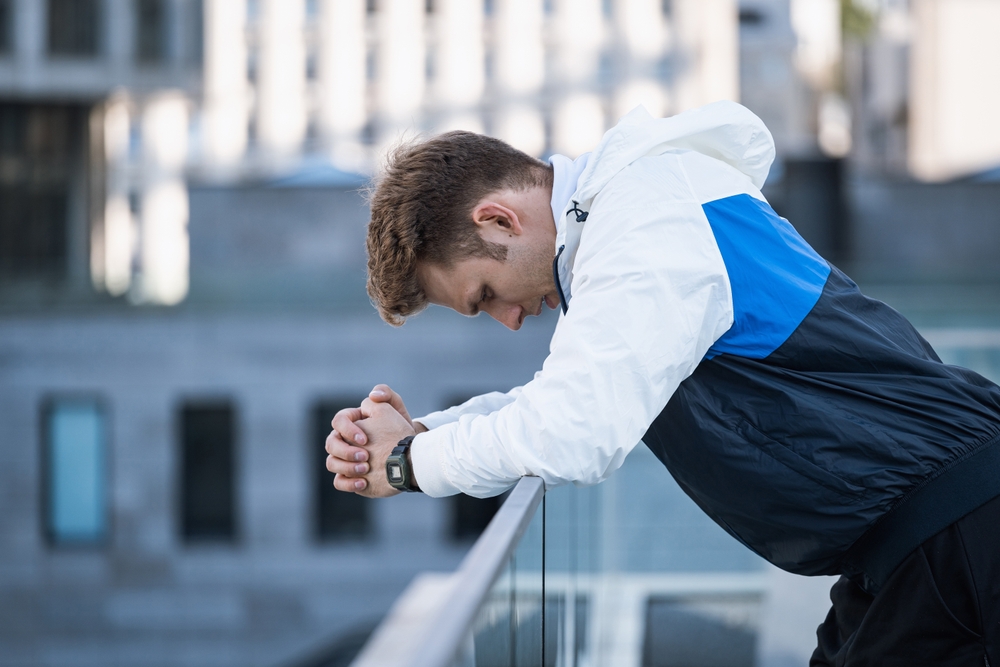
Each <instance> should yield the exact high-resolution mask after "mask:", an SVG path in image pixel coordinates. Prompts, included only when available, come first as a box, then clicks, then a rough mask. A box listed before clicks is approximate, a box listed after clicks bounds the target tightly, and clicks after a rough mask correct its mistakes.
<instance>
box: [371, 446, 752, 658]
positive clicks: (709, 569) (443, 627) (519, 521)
mask: <svg viewBox="0 0 1000 667" xmlns="http://www.w3.org/2000/svg"><path fill="white" fill-rule="evenodd" d="M764 589H765V574H764V571H763V562H762V561H761V560H760V559H758V558H757V557H756V556H754V555H753V554H751V553H750V552H749V551H747V550H746V549H745V548H743V547H742V546H741V545H739V544H738V543H737V542H736V541H735V540H733V539H732V538H730V537H729V536H728V535H726V534H725V533H724V532H723V531H722V530H721V529H719V528H718V527H717V526H715V525H714V524H712V523H711V522H710V521H709V520H708V519H707V518H706V517H705V516H704V515H703V514H702V513H701V512H700V510H698V508H697V507H696V506H695V505H694V504H693V503H692V502H691V501H690V500H689V499H688V498H687V497H686V496H684V494H683V493H682V492H681V490H680V489H679V488H678V487H677V486H676V484H675V483H673V480H672V479H671V478H670V477H669V475H668V474H667V472H666V470H665V469H664V468H663V466H662V465H661V464H660V463H659V462H658V461H657V460H656V459H655V457H653V455H652V454H651V453H650V452H649V450H648V449H646V448H645V447H644V446H641V445H640V447H639V448H637V449H636V450H635V451H634V452H633V453H632V454H631V455H630V456H629V458H628V460H627V461H626V463H625V465H624V466H623V467H622V468H621V469H620V470H619V471H618V472H616V473H615V474H614V475H613V476H612V478H611V479H609V480H608V481H606V482H604V483H603V484H600V485H598V486H594V487H575V486H566V487H560V488H557V489H552V490H550V491H549V492H548V493H544V494H543V490H542V483H541V481H540V480H538V479H535V478H525V479H523V480H521V481H520V482H519V483H518V484H517V486H516V487H515V488H514V489H513V491H512V492H511V494H510V495H509V497H508V498H507V500H506V501H505V502H504V504H503V506H502V507H501V508H500V511H499V512H498V513H497V515H496V517H495V518H494V520H493V522H492V523H491V524H490V525H489V527H488V528H487V530H486V531H485V532H484V533H483V535H482V536H481V537H480V539H479V540H478V541H477V542H476V544H475V546H474V547H473V548H472V550H471V551H470V552H469V554H468V556H467V557H466V558H465V560H464V561H463V563H462V565H461V567H460V568H459V569H458V570H457V571H456V572H454V573H452V574H424V575H421V576H420V577H418V578H417V579H416V580H414V582H413V583H412V584H411V586H410V587H409V588H408V589H407V590H406V591H405V592H404V594H403V595H402V596H401V597H400V599H399V600H398V601H397V602H396V604H395V606H394V607H393V609H392V610H391V611H390V613H389V615H388V616H387V617H386V619H385V621H384V622H383V623H382V625H381V626H380V627H379V629H378V630H377V631H376V633H375V634H374V635H373V636H372V639H371V640H370V641H369V643H368V645H367V646H366V647H365V649H364V651H363V652H362V653H361V655H359V656H358V658H357V660H356V661H355V662H354V663H353V664H354V665H355V667H374V666H375V665H379V666H380V667H381V666H389V665H400V666H402V665H407V666H417V665H421V666H428V667H430V666H434V667H459V666H461V667H466V666H468V667H471V666H473V665H475V666H476V667H501V666H503V667H521V666H530V667H538V666H544V667H600V666H603V665H609V666H610V665H614V666H616V667H617V666H621V665H626V666H627V665H634V666H635V667H638V666H639V665H657V664H668V663H663V662H662V660H660V659H659V657H658V656H662V655H667V654H669V655H671V656H673V657H674V658H684V657H685V656H694V657H695V662H692V663H691V664H727V665H748V666H749V665H752V664H754V662H755V652H756V642H757V624H758V620H759V616H760V607H761V602H762V598H763V594H764ZM682 662H683V660H682ZM675 663H676V661H671V662H669V664H675ZM677 664H680V663H677Z"/></svg>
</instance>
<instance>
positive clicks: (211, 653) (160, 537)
mask: <svg viewBox="0 0 1000 667" xmlns="http://www.w3.org/2000/svg"><path fill="white" fill-rule="evenodd" d="M998 28H1000V3H998V2H996V0H739V1H738V2H737V0H0V461H2V463H3V465H2V466H0V497H2V498H3V500H4V504H3V506H4V508H5V511H4V513H3V515H2V516H0V665H12V666H13V665H18V666H23V665H85V664H86V665H91V664H93V665H308V664H315V665H319V664H346V662H344V663H337V662H335V661H336V660H347V657H345V656H350V655H352V653H351V651H352V650H353V649H352V646H356V644H357V643H358V641H360V640H359V638H361V637H364V636H365V633H366V632H367V631H368V630H370V628H371V626H372V624H373V623H374V622H375V621H377V620H378V618H379V617H380V616H381V615H382V614H383V613H384V612H385V610H386V609H387V608H388V605H389V604H390V603H391V601H392V600H393V599H394V597H395V596H396V595H397V594H398V593H399V591H401V590H402V588H403V586H405V584H406V583H407V581H409V579H410V578H412V576H413V574H414V573H416V572H417V571H420V570H423V569H428V568H430V569H449V568H451V567H453V566H454V565H455V563H457V562H458V559H459V558H460V557H461V556H462V554H463V553H464V552H465V550H466V549H467V548H468V544H469V539H470V538H473V537H475V535H477V534H478V531H479V530H481V529H482V527H483V525H485V522H486V521H488V519H489V517H490V516H491V513H492V512H493V511H495V508H496V507H497V501H495V500H494V501H474V500H472V499H467V498H464V497H459V498H456V499H448V500H443V501H434V500H431V499H427V498H417V497H405V498H394V499H390V500H387V501H378V502H372V501H365V500H361V499H357V498H354V497H351V496H344V495H341V494H336V493H333V492H332V491H331V486H330V484H331V479H330V476H329V475H328V474H326V473H325V471H324V470H323V459H324V458H325V454H324V453H323V451H322V446H323V440H324V438H325V436H326V434H327V432H328V424H329V420H330V418H331V417H332V415H333V414H334V413H335V412H336V410H337V409H339V408H340V407H344V406H348V405H354V404H357V403H358V402H359V401H360V399H361V398H363V397H364V396H365V395H366V393H367V391H368V390H369V389H370V388H371V386H372V385H374V384H375V383H376V382H389V383H390V384H391V385H392V386H394V387H395V388H396V389H398V390H399V391H400V392H401V393H402V394H403V395H404V397H406V398H407V401H408V404H409V406H410V408H411V412H412V413H414V414H421V413H423V412H427V411H431V410H435V409H439V408H441V407H445V406H447V405H451V404H453V403H455V402H457V401H461V400H464V399H465V398H467V397H469V396H472V395H475V394H477V393H480V392H482V391H488V390H493V389H502V390H506V389H508V388H510V387H512V386H514V385H517V384H521V383H523V382H524V381H526V380H527V379H529V378H530V376H531V373H533V372H534V370H535V369H536V368H538V367H539V366H540V364H541V361H542V359H543V358H544V355H545V351H546V346H547V341H548V336H549V334H550V332H551V329H552V327H553V326H554V323H555V319H554V316H552V315H551V314H550V315H548V316H546V317H543V318H539V320H538V321H535V322H532V323H530V324H529V325H527V326H526V327H525V329H524V330H522V331H521V332H520V333H518V334H517V335H516V336H515V335H513V334H511V333H509V332H506V331H504V330H502V329H501V328H500V327H499V326H497V325H495V324H494V323H492V322H487V321H474V322H467V321H464V320H459V319H458V316H456V315H454V314H451V313H447V312H444V311H438V310H433V311H431V312H428V313H426V314H424V315H422V316H421V317H419V318H417V319H416V320H415V321H413V322H412V323H410V324H408V325H407V327H406V329H405V330H404V331H402V332H399V331H393V330H390V329H389V328H388V327H387V326H386V325H384V324H382V323H381V322H380V320H379V319H378V317H377V316H376V314H375V312H374V310H373V309H372V308H371V306H370V305H369V304H368V302H367V298H366V296H365V293H364V265H365V257H364V252H363V239H364V226H365V223H366V221H367V209H366V205H365V201H364V199H363V197H362V195H361V193H360V189H361V188H362V187H363V186H364V184H365V183H366V181H367V179H368V177H369V175H370V174H372V173H374V172H375V171H376V170H377V167H378V164H379V159H380V155H381V154H382V153H383V152H384V151H385V150H386V148H387V147H389V146H392V145H393V144H394V143H396V142H398V141H399V140H400V138H401V137H403V138H405V137H410V136H416V135H419V134H421V133H433V132H438V131H442V130H448V129H469V130H474V131H479V132H485V133H488V134H492V135H494V136H497V137H500V138H502V139H505V140H507V141H509V142H510V143H512V144H513V145H515V146H517V147H519V148H521V149H523V150H525V151H527V152H529V153H532V154H534V155H537V156H539V157H546V156H547V155H550V154H552V153H563V154H567V155H570V156H574V157H575V156H576V155H579V154H580V153H583V152H585V151H587V150H590V149H591V148H592V147H593V146H594V145H595V144H596V143H597V142H598V141H599V140H600V137H601V135H602V134H603V132H604V131H605V130H606V129H608V128H609V127H611V126H612V125H613V124H614V123H615V122H616V119H617V118H618V117H620V116H621V115H623V114H624V113H626V112H627V111H628V110H630V109H631V108H633V107H634V106H635V105H637V104H643V105H645V107H646V108H647V109H648V110H649V111H650V112H651V113H653V114H655V115H670V114H674V113H677V112H680V111H683V110H685V109H690V108H693V107H697V106H699V105H702V104H705V103H708V102H711V101H714V100H717V99H734V100H739V101H741V102H742V103H744V104H746V105H747V106H748V107H750V108H751V109H752V110H753V111H754V112H756V113H757V114H758V115H759V116H761V118H762V119H763V120H764V121H765V122H766V123H767V124H768V126H769V127H770V129H771V131H772V132H773V134H774V136H775V140H776V143H777V146H778V160H777V162H776V163H775V166H774V168H773V169H772V172H771V176H770V178H769V181H768V184H767V186H766V189H765V193H766V194H767V196H768V197H769V199H770V200H771V201H772V203H773V204H774V205H775V207H776V208H777V209H778V210H779V212H780V213H782V214H783V215H785V216H786V217H788V218H789V219H790V220H791V221H792V223H793V224H795V225H796V226H797V227H798V228H799V229H800V231H801V232H802V233H803V234H804V235H805V236H806V238H807V239H808V240H810V242H812V243H813V244H814V245H815V246H816V247H817V249H818V250H820V252H822V253H824V254H825V255H827V256H829V257H831V258H832V259H834V260H835V261H836V262H838V263H839V264H842V265H844V266H845V267H846V268H848V269H849V270H850V271H851V273H852V275H854V276H855V277H857V278H859V279H861V280H862V282H863V283H864V284H865V286H866V288H868V289H869V291H871V292H872V293H874V294H876V295H878V296H880V297H882V298H885V299H887V300H889V301H890V303H892V304H893V305H898V306H899V307H900V308H902V309H903V310H904V312H906V313H907V314H908V315H910V316H911V317H913V318H915V319H916V320H917V322H918V324H920V325H921V326H922V328H923V329H924V330H925V333H927V335H928V336H929V337H931V340H932V342H936V343H937V344H938V345H939V346H940V349H941V350H942V351H943V352H942V354H943V355H944V356H946V357H948V358H949V359H951V360H955V361H960V362H962V363H965V364H966V365H970V366H973V367H975V368H977V369H978V370H981V371H982V372H985V373H987V374H988V375H991V376H992V377H994V379H996V378H997V377H998V373H997V372H996V369H998V368H1000V360H998V358H997V350H998V349H1000V333H997V331H998V330H996V329H995V328H994V327H995V326H996V324H997V323H998V322H1000V317H998V315H1000V308H998V305H1000V298H998V296H1000V295H998V292H997V285H998V284H1000V281H998V279H1000V274H998V272H997V268H996V267H997V264H996V261H995V257H996V255H997V251H998V249H1000V130H998V129H997V125H996V122H995V117H996V115H997V114H996V109H997V108H998V106H1000V87H998V86H997V85H995V82H996V81H1000V41H998V40H996V39H994V38H993V34H994V33H995V32H996V30H997V29H998ZM969 326H974V327H975V328H974V329H969V328H968V327H969ZM641 451H643V450H640V452H641ZM643 456H644V454H642V453H640V454H638V455H637V456H636V457H633V459H630V462H629V463H627V464H626V469H625V470H624V471H623V473H622V474H623V479H633V478H634V479H640V478H641V479H645V478H644V477H642V476H643V475H648V474H649V473H648V470H647V468H648V466H644V464H643V463H642V461H643V460H644V459H642V457H643ZM629 476H631V477H629ZM657 479H658V482H657V483H658V484H662V486H663V488H664V489H665V491H664V493H666V494H667V495H666V496H664V498H666V500H663V502H665V503H667V505H666V506H667V507H669V508H671V509H670V512H668V514H670V515H671V516H674V517H676V520H672V521H673V522H672V523H671V521H667V522H666V523H663V521H661V520H660V519H655V518H652V517H649V518H648V522H647V524H642V523H641V522H640V527H639V528H636V529H635V530H634V532H635V534H636V535H642V534H645V533H646V532H648V531H653V533H654V534H660V535H662V536H663V537H662V539H661V540H660V541H659V542H656V544H657V545H658V546H657V547H656V549H654V550H653V552H652V553H656V554H659V556H660V557H661V561H660V562H662V563H663V564H664V565H663V568H664V569H666V570H670V571H676V572H703V573H704V572H710V573H719V572H722V573H726V572H728V573H734V572H735V573H746V574H748V576H753V577H758V578H759V577H760V576H764V575H762V574H761V573H764V572H770V571H769V570H764V569H762V568H763V565H762V564H761V563H760V562H759V561H756V560H755V559H753V558H749V559H748V558H747V557H746V556H745V555H744V554H743V552H742V551H741V550H742V547H740V546H739V545H738V544H736V543H735V542H733V541H732V540H729V539H728V538H726V537H725V536H724V535H723V534H722V533H721V532H720V531H719V529H718V528H716V527H715V526H714V525H712V524H711V523H710V522H708V520H707V519H705V518H704V517H702V516H701V515H700V514H698V513H697V512H694V511H692V509H693V505H690V503H689V501H687V500H686V499H685V498H683V497H682V496H681V495H680V494H679V493H674V492H673V491H671V490H670V489H675V487H673V486H671V485H672V484H673V483H672V481H671V480H670V478H669V476H668V475H667V474H666V472H665V471H663V470H659V474H658V476H657ZM614 488H615V487H612V486H610V485H609V487H608V490H606V491H602V492H601V493H602V494H604V495H603V496H600V497H601V498H603V499H604V500H601V501H600V502H601V503H605V502H606V503H611V499H613V498H615V497H616V495H615V494H617V493H620V492H618V491H615V490H614ZM618 488H627V485H626V484H625V482H620V486H619V487H618ZM624 502H625V501H624V500H619V501H617V504H614V503H612V505H608V506H609V507H610V506H614V507H618V506H621V505H622V503H624ZM650 502H652V501H650ZM598 504H600V503H598ZM602 506H604V505H602ZM608 511H610V510H608ZM641 526H645V528H643V527H641ZM656 530H659V531H661V532H660V533H656V532H655V531H656ZM680 538H683V539H680ZM635 539H636V540H638V539H639V538H638V537H636V538H635ZM651 539H652V538H651ZM706 544H707V545H711V549H709V550H708V551H706V548H705V545H706ZM637 548H638V547H637ZM640 560H641V559H640ZM630 562H632V561H630V560H629V559H628V558H623V560H622V563H623V564H622V565H621V567H622V568H624V569H625V570H630V571H631V570H639V571H645V570H648V569H651V568H653V567H654V565H652V564H650V563H646V562H645V561H643V562H644V564H643V565H641V566H633V565H629V563H630ZM765 579H766V581H767V582H770V583H767V584H766V585H764V586H763V588H761V589H760V591H761V596H763V597H760V599H759V600H758V601H761V600H765V602H763V603H762V604H764V605H765V606H763V607H760V608H759V609H758V611H757V612H754V614H756V616H755V618H759V619H764V620H762V621H760V623H758V624H757V625H756V626H753V627H754V628H757V629H756V630H754V632H758V634H759V641H758V640H754V641H755V642H756V643H754V642H751V643H750V644H746V643H744V644H740V645H741V646H743V647H744V648H746V646H749V647H750V648H749V649H747V650H749V651H750V653H749V654H748V655H749V656H750V657H749V658H748V659H749V660H750V661H751V662H752V661H753V660H756V661H757V664H760V665H762V666H763V665H774V666H778V665H784V664H793V663H794V664H797V663H795V661H796V660H797V661H799V662H801V657H802V655H803V652H806V654H807V652H808V645H809V644H810V642H811V639H812V638H811V636H808V632H809V629H808V626H809V623H813V625H814V624H815V622H818V620H820V618H821V617H822V615H823V613H824V610H823V601H822V597H823V592H822V590H821V589H822V586H819V588H817V587H816V586H815V584H814V583H813V584H807V583H801V582H798V580H792V579H783V578H781V577H780V576H779V575H777V574H774V573H770V574H767V575H766V576H765ZM754 581H756V579H755V580H754ZM821 583H822V582H821ZM810 585H811V586H812V587H811V588H810ZM803 591H807V592H808V594H806V593H803ZM815 591H819V595H818V596H817V595H816V594H815ZM644 599H645V598H643V600H644ZM755 599H757V598H755ZM766 600H770V601H771V602H766ZM744 602H745V601H744ZM740 604H744V603H740ZM755 604H756V603H755ZM768 605H770V606H768ZM754 608H755V609H757V607H754ZM761 610H762V611H761ZM799 610H805V611H802V613H801V614H800V613H799ZM650 614H653V612H652V611H651V612H650ZM817 614H818V616H817ZM751 615H753V614H751ZM799 617H801V618H806V619H815V620H814V621H813V620H807V621H806V623H805V626H806V630H805V632H804V633H802V632H800V633H799V635H797V639H796V638H789V636H788V632H784V633H783V632H782V631H780V628H782V627H783V628H793V627H794V625H795V622H796V620H797V619H799ZM639 618H645V617H644V616H642V615H640V616H639ZM649 618H652V616H650V617H649ZM767 619H770V620H767ZM799 622H800V623H801V620H799ZM768 624H770V625H768ZM751 625H753V624H751ZM740 627H741V628H742V627H743V626H740ZM748 627H749V626H748ZM740 631H741V632H742V630H740ZM640 634H641V633H640ZM802 634H806V635H807V636H805V637H804V638H803V637H802V636H801V635H802ZM754 636H757V635H754ZM741 650H742V649H741ZM655 654H656V652H653V653H650V655H655ZM337 656H340V657H337ZM744 657H745V656H744ZM650 659H652V658H650ZM741 659H743V658H741ZM323 660H326V661H327V662H323ZM331 661H334V662H331ZM782 661H785V662H782ZM616 664H621V663H616ZM644 664H647V663H644ZM648 664H653V663H648ZM656 664H658V663H656ZM738 664H750V663H746V662H741V663H738Z"/></svg>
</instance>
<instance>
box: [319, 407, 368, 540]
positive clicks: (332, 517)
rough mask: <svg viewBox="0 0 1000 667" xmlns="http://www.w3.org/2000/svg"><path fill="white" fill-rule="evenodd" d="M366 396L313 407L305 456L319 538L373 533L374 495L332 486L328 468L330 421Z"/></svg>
mask: <svg viewBox="0 0 1000 667" xmlns="http://www.w3.org/2000/svg"><path fill="white" fill-rule="evenodd" d="M363 398H364V397H363V396H361V397H357V398H347V399H341V400H326V401H319V402H318V403H316V404H315V405H314V406H313V409H312V417H311V418H312V428H311V429H310V438H309V443H308V446H309V451H308V454H309V455H308V456H307V457H306V460H307V461H308V462H309V467H310V468H311V471H310V474H311V476H312V479H313V489H314V491H313V536H314V537H315V538H316V539H317V540H318V541H320V542H325V541H329V540H341V539H360V538H365V537H368V536H369V535H371V533H372V525H371V512H372V509H371V506H372V501H371V499H369V498H365V497H363V496H359V495H357V494H354V493H345V492H343V491H338V490H337V489H335V488H333V473H331V472H330V471H329V470H327V469H326V457H327V453H326V437H327V436H328V435H330V430H331V426H330V422H331V421H333V417H334V416H335V415H336V414H337V413H338V412H339V411H340V410H343V409H344V408H353V407H357V406H358V405H360V404H361V401H362V400H363Z"/></svg>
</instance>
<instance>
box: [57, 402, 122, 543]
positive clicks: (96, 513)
mask: <svg viewBox="0 0 1000 667" xmlns="http://www.w3.org/2000/svg"><path fill="white" fill-rule="evenodd" d="M42 433H43V438H44V439H43V443H42V475H43V477H42V490H43V491H42V508H43V520H42V523H43V527H44V532H45V535H46V537H47V538H48V541H49V543H50V544H53V545H57V546H63V545H72V546H82V545H94V544H99V543H101V542H103V541H105V540H106V538H107V534H108V523H109V522H108V480H107V477H108V462H107V457H108V426H107V419H106V417H105V411H104V409H103V408H102V406H101V404H100V402H99V401H98V400H96V399H93V398H83V397H81V398H69V399H58V400H53V401H49V402H48V403H47V404H46V405H45V406H44V408H43V410H42Z"/></svg>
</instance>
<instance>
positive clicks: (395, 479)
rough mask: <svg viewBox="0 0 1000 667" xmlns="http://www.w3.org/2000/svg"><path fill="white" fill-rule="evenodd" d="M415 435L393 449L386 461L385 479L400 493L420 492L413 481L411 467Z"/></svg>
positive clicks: (407, 437) (403, 440) (404, 439)
mask: <svg viewBox="0 0 1000 667" xmlns="http://www.w3.org/2000/svg"><path fill="white" fill-rule="evenodd" d="M414 437H416V436H415V435H408V436H406V437H405V438H403V439H402V440H400V441H399V443H398V444H397V445H396V446H395V447H394V448H393V450H392V453H391V454H389V457H388V458H387V459H386V460H385V477H386V479H387V480H388V481H389V486H391V487H392V488H394V489H399V490H400V491H420V488H419V487H418V486H417V484H416V482H415V481H414V479H413V467H412V466H411V465H410V443H412V442H413V438H414Z"/></svg>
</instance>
